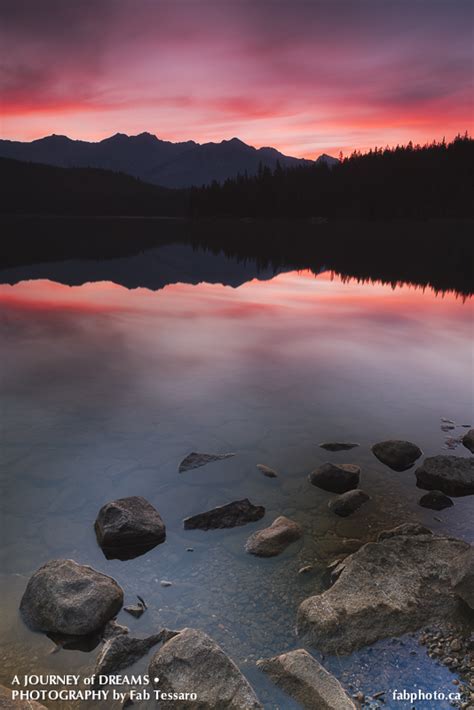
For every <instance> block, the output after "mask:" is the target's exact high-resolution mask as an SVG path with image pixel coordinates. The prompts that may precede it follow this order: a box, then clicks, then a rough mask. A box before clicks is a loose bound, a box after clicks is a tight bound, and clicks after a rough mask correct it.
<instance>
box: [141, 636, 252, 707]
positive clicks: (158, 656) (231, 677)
mask: <svg viewBox="0 0 474 710" xmlns="http://www.w3.org/2000/svg"><path fill="white" fill-rule="evenodd" d="M149 675H150V677H151V678H152V679H153V678H155V677H157V678H159V682H158V683H157V684H154V686H155V687H156V688H157V689H159V690H160V691H161V692H164V693H190V692H193V693H196V694H197V698H198V702H196V701H194V702H193V701H192V700H188V701H186V700H183V701H179V700H178V701H173V708H174V709H176V710H182V709H184V708H189V709H191V708H197V707H199V710H259V709H260V708H262V705H261V704H260V703H259V701H258V698H257V696H256V695H255V692H254V690H253V688H252V687H251V685H250V684H249V683H248V681H247V680H246V678H244V676H243V675H242V673H241V672H240V671H239V669H238V668H237V666H236V665H235V663H234V662H233V661H232V660H231V659H230V658H229V657H228V656H227V655H226V654H225V653H224V651H223V650H222V649H221V648H220V646H218V645H217V643H216V642H215V641H213V640H212V639H211V638H210V637H209V636H208V635H207V634H205V633H204V632H203V631H198V630H196V629H183V631H181V632H180V633H179V634H177V635H176V636H174V637H173V638H172V639H170V640H169V641H167V642H166V643H165V644H163V646H162V647H161V648H160V649H159V650H158V651H157V652H156V653H155V655H154V656H153V658H152V660H151V663H150V666H149Z"/></svg>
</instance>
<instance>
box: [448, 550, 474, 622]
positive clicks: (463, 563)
mask: <svg viewBox="0 0 474 710" xmlns="http://www.w3.org/2000/svg"><path fill="white" fill-rule="evenodd" d="M451 582H452V585H453V588H454V591H455V592H456V594H457V595H458V596H459V597H461V599H463V600H464V601H465V602H466V604H467V605H468V606H470V607H471V609H474V549H473V548H472V546H471V547H470V548H469V550H468V551H467V552H466V553H465V554H464V555H462V556H461V557H459V558H458V560H457V561H456V564H455V566H454V569H453V574H452V577H451Z"/></svg>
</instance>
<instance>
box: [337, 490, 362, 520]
mask: <svg viewBox="0 0 474 710" xmlns="http://www.w3.org/2000/svg"><path fill="white" fill-rule="evenodd" d="M368 500H370V496H369V495H367V493H366V492H365V491H362V490H355V491H347V493H343V494H342V495H340V496H339V498H334V499H333V500H330V501H329V504H328V507H329V510H332V512H333V513H335V514H336V515H340V516H341V517H342V518H346V517H347V516H348V515H351V514H352V513H355V511H356V510H358V509H359V508H360V507H361V506H362V505H364V503H367V501H368Z"/></svg>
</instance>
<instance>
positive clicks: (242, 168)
mask: <svg viewBox="0 0 474 710" xmlns="http://www.w3.org/2000/svg"><path fill="white" fill-rule="evenodd" d="M0 156H1V157H4V158H14V159H16V160H24V161H30V162H34V163H43V164H46V165H54V166H57V167H63V168H71V167H82V168H86V167H87V168H103V169H106V170H113V171H116V172H123V173H127V174H128V175H133V176H134V177H137V178H140V180H144V181H145V182H149V183H153V184H155V185H161V186H163V187H173V188H180V187H191V186H201V185H209V184H211V183H212V182H213V181H217V182H219V183H222V182H224V181H225V180H226V179H227V178H231V177H236V176H237V175H239V174H241V175H244V174H247V175H249V176H252V175H255V174H257V172H258V169H259V166H260V165H261V166H262V167H268V168H270V169H271V170H274V169H275V168H276V166H277V164H279V165H280V166H281V167H282V168H289V167H296V166H303V165H312V164H313V161H311V160H304V159H300V158H293V157H290V156H287V155H283V153H280V152H279V151H278V150H276V149H275V148H258V149H257V148H253V147H252V146H250V145H247V144H246V143H244V142H243V141H241V140H239V139H238V138H231V139H230V140H224V141H221V142H220V143H203V144H199V143H196V142H195V141H186V142H184V143H172V142H170V141H163V140H160V139H159V138H157V137H156V136H154V135H152V134H151V133H140V134H139V135H137V136H128V135H125V134H124V133H116V134H115V135H113V136H111V137H110V138H105V139H104V140H101V141H98V142H97V143H92V142H88V141H81V140H72V139H71V138H68V137H67V136H59V135H52V136H47V137H46V138H40V139H38V140H34V141H31V142H30V143H23V142H20V141H10V140H0ZM316 162H325V163H326V164H329V165H332V164H336V163H337V162H338V161H337V160H336V159H335V158H331V156H327V155H322V156H320V158H318V161H316Z"/></svg>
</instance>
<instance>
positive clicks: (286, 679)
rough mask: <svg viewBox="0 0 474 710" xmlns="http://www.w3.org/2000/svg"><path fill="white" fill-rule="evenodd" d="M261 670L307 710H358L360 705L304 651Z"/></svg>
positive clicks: (262, 662) (274, 660)
mask: <svg viewBox="0 0 474 710" xmlns="http://www.w3.org/2000/svg"><path fill="white" fill-rule="evenodd" d="M257 666H258V668H260V670H262V671H263V672H264V673H267V674H268V675H269V676H270V678H271V679H272V680H273V682H274V683H275V684H276V685H278V687H279V688H281V689H282V690H283V691H285V693H287V694H288V695H290V696H291V697H292V698H294V699H295V700H296V701H297V702H298V703H299V704H300V705H301V707H303V708H305V710H356V705H355V704H354V702H353V701H352V700H351V699H350V698H349V696H348V695H347V694H346V692H345V690H344V689H343V687H342V685H341V684H340V683H339V681H338V680H337V678H335V677H334V676H333V675H331V673H328V671H327V670H326V669H325V668H323V666H322V665H321V664H320V663H319V662H318V661H317V660H316V659H315V658H313V656H311V655H310V654H309V653H308V652H307V651H305V650H304V649H302V648H299V649H297V650H296V651H290V652H289V653H283V654H282V655H281V656H276V657H275V658H264V659H262V660H260V661H257Z"/></svg>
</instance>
